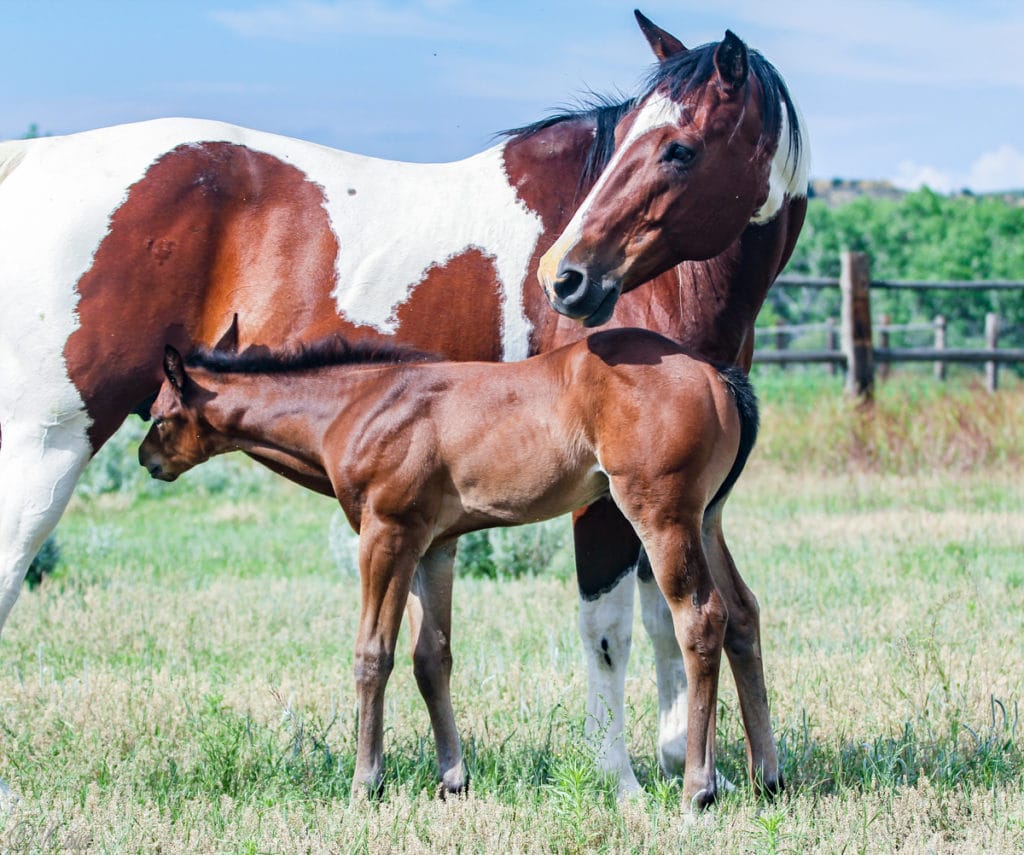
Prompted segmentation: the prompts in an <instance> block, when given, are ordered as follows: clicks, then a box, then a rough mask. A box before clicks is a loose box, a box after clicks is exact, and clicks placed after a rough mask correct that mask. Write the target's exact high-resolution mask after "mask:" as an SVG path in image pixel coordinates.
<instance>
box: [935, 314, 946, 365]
mask: <svg viewBox="0 0 1024 855" xmlns="http://www.w3.org/2000/svg"><path fill="white" fill-rule="evenodd" d="M935 349H936V350H945V349H946V317H945V315H936V316H935ZM935 379H936V380H945V379H946V361H945V360H944V359H936V360H935Z"/></svg>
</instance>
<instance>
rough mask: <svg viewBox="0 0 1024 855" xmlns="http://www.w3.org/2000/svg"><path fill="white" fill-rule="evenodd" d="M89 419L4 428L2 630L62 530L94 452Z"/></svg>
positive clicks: (8, 423) (0, 466)
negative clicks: (42, 552) (50, 539)
mask: <svg viewBox="0 0 1024 855" xmlns="http://www.w3.org/2000/svg"><path fill="white" fill-rule="evenodd" d="M85 423H86V417H85V415H84V414H78V415H76V416H74V417H72V418H71V419H69V420H67V421H66V422H62V423H59V424H50V425H45V424H40V423H31V424H26V423H24V422H15V421H13V420H11V419H7V420H5V421H4V423H3V434H2V440H3V441H2V444H0V630H2V629H3V626H4V623H5V622H6V621H7V616H8V615H9V614H10V611H11V608H12V607H13V606H14V602H15V600H17V598H18V594H19V593H20V591H21V584H22V582H23V581H24V579H25V573H26V571H27V570H28V567H29V564H31V563H32V559H33V558H34V557H35V554H36V552H38V551H39V547H40V546H42V544H43V541H44V540H46V538H47V536H48V535H49V534H50V532H52V531H53V529H54V526H56V525H57V522H58V520H59V519H60V517H61V514H62V513H64V508H65V507H67V503H68V499H70V498H71V492H72V490H73V489H74V486H75V483H76V482H77V481H78V476H79V475H80V474H81V473H82V469H83V468H84V467H85V464H86V463H87V462H88V460H89V456H90V455H91V453H92V448H91V446H90V445H89V441H88V438H87V436H86V427H85Z"/></svg>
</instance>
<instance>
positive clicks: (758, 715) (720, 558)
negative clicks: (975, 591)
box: [703, 503, 783, 794]
mask: <svg viewBox="0 0 1024 855" xmlns="http://www.w3.org/2000/svg"><path fill="white" fill-rule="evenodd" d="M722 504H723V503H719V504H718V506H717V507H715V508H712V509H711V510H709V511H708V515H707V517H706V518H705V520H704V527H703V531H704V548H705V550H706V552H707V556H708V562H709V565H710V568H711V574H712V576H713V578H714V580H715V585H716V586H717V588H718V590H719V591H720V592H721V594H722V598H723V599H724V601H725V604H726V608H727V609H728V611H729V624H728V626H727V627H726V630H725V652H726V655H727V656H728V657H729V665H730V666H731V668H732V672H733V677H734V678H735V680H736V692H737V694H738V696H739V701H740V713H741V714H742V716H743V729H744V731H745V732H746V735H747V763H748V771H749V773H750V777H751V780H752V781H753V783H754V786H755V787H757V788H758V789H760V790H761V791H763V792H765V793H768V794H771V793H775V792H777V791H779V790H781V789H782V786H783V782H782V775H781V773H780V771H779V757H778V752H777V751H776V748H775V738H774V736H773V735H772V726H771V718H770V715H769V712H768V692H767V689H766V687H765V681H764V665H763V663H762V661H761V622H760V617H759V613H758V607H757V599H756V598H755V597H754V594H753V593H752V592H751V590H750V588H748V587H747V585H746V583H744V581H743V579H742V578H741V577H740V574H739V572H738V571H737V569H736V564H735V563H734V562H733V560H732V556H731V555H730V554H729V548H728V547H727V546H726V544H725V536H724V535H723V533H722Z"/></svg>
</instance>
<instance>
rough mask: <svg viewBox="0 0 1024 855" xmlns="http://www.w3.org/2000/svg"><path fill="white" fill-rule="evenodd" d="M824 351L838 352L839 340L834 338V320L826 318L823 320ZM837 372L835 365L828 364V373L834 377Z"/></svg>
mask: <svg viewBox="0 0 1024 855" xmlns="http://www.w3.org/2000/svg"><path fill="white" fill-rule="evenodd" d="M825 350H839V339H838V337H837V336H836V319H835V318H827V319H826V320H825ZM837 370H838V369H837V368H836V363H834V362H829V364H828V373H829V374H831V375H832V376H835V373H836V371H837Z"/></svg>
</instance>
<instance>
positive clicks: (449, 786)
mask: <svg viewBox="0 0 1024 855" xmlns="http://www.w3.org/2000/svg"><path fill="white" fill-rule="evenodd" d="M468 795H469V773H467V772H466V771H465V770H463V769H458V770H455V769H452V770H450V771H448V772H446V773H445V774H444V776H443V777H442V778H441V780H440V782H439V783H438V785H437V797H438V798H439V799H441V801H445V800H446V799H447V798H448V797H449V796H455V797H456V798H458V797H459V796H468Z"/></svg>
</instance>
